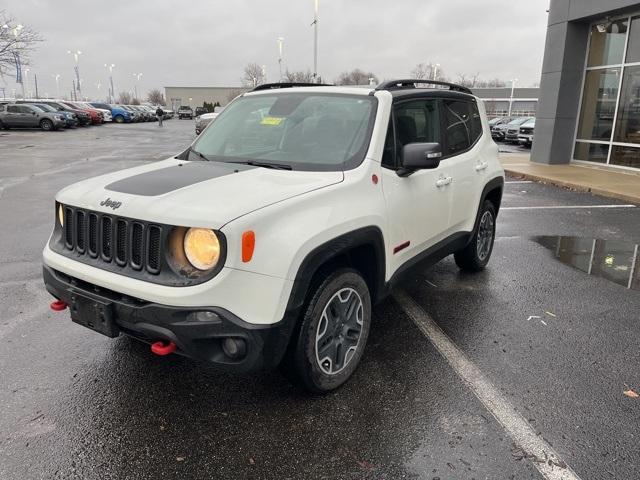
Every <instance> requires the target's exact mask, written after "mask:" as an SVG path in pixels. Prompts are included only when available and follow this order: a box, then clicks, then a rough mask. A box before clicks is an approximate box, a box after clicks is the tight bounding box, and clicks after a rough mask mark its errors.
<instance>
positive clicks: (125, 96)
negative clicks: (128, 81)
mask: <svg viewBox="0 0 640 480" xmlns="http://www.w3.org/2000/svg"><path fill="white" fill-rule="evenodd" d="M132 100H133V99H132V98H131V94H130V93H129V92H120V93H119V94H118V102H117V103H119V104H121V105H131V101H132Z"/></svg>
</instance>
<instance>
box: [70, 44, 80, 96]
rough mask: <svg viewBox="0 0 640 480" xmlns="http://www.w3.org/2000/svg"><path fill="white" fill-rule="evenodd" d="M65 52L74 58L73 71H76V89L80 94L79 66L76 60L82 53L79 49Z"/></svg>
mask: <svg viewBox="0 0 640 480" xmlns="http://www.w3.org/2000/svg"><path fill="white" fill-rule="evenodd" d="M67 53H68V54H69V55H73V58H74V60H75V62H76V65H75V71H76V84H77V90H78V93H80V95H82V93H81V91H80V67H79V66H78V61H79V60H80V55H82V52H81V51H80V50H67Z"/></svg>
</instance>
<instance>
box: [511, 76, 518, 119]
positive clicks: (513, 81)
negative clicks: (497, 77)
mask: <svg viewBox="0 0 640 480" xmlns="http://www.w3.org/2000/svg"><path fill="white" fill-rule="evenodd" d="M517 81H518V79H517V78H514V79H513V80H511V96H510V97H509V117H510V116H511V110H512V109H513V93H514V90H515V89H516V82H517Z"/></svg>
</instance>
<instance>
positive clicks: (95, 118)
mask: <svg viewBox="0 0 640 480" xmlns="http://www.w3.org/2000/svg"><path fill="white" fill-rule="evenodd" d="M60 103H62V104H64V105H68V106H69V107H71V108H76V109H78V110H83V111H85V112H87V113H88V114H89V117H90V118H91V123H92V124H93V125H101V124H102V123H104V117H103V116H102V113H100V112H99V111H98V110H96V109H95V108H90V107H87V106H86V105H83V104H82V103H80V102H71V101H69V100H65V101H62V102H60Z"/></svg>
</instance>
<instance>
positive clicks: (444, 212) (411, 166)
mask: <svg viewBox="0 0 640 480" xmlns="http://www.w3.org/2000/svg"><path fill="white" fill-rule="evenodd" d="M427 83H428V85H429V86H428V88H426V87H427V86H421V85H423V84H425V80H400V81H391V82H386V83H384V84H381V85H380V86H378V87H377V88H372V89H363V88H351V87H333V86H318V85H304V84H272V85H263V86H260V87H258V88H256V89H254V90H253V91H252V92H249V93H246V94H243V95H241V96H240V97H238V98H237V99H236V100H234V101H233V102H232V103H231V104H230V105H229V106H228V107H227V108H226V109H225V111H224V112H223V113H221V114H220V116H219V117H218V119H217V120H216V121H215V122H214V123H212V124H211V125H209V127H208V128H207V129H206V130H205V131H204V132H203V133H202V134H201V135H200V137H198V138H197V139H196V140H195V141H194V143H193V144H192V145H191V146H190V147H189V148H188V149H187V150H185V151H184V152H183V153H181V154H179V155H177V156H175V157H172V158H169V159H167V160H164V161H161V162H157V163H153V164H148V165H145V166H141V167H136V168H132V169H128V170H124V171H119V172H115V173H111V174H107V175H103V176H100V177H96V178H93V179H89V180H85V181H82V182H79V183H76V184H74V185H71V186H69V187H67V188H65V189H64V190H62V191H60V192H59V193H58V194H57V196H56V206H55V209H56V214H55V228H54V230H53V234H52V235H51V238H50V241H49V243H48V244H47V246H46V247H45V249H44V280H45V283H46V287H47V289H48V291H49V292H50V293H51V294H52V295H53V296H54V297H55V298H56V299H57V300H56V301H55V302H53V303H52V304H51V306H52V308H53V309H55V310H64V309H66V308H67V307H68V308H69V309H70V311H71V319H72V320H73V321H74V322H76V323H79V324H81V325H84V326H86V327H89V328H91V329H93V330H95V331H97V332H99V333H102V334H105V335H107V336H110V337H117V336H118V335H119V334H120V333H124V334H127V335H130V336H132V337H135V338H138V339H140V340H142V341H145V342H148V343H150V344H151V349H152V351H153V352H154V353H156V354H158V355H167V354H170V353H173V352H176V353H178V354H181V355H185V356H188V357H192V358H195V359H199V360H203V361H206V362H210V363H212V364H216V365H218V366H220V367H222V368H226V369H231V370H236V371H247V370H253V369H256V368H262V367H275V366H282V367H283V370H284V371H285V372H286V373H287V374H289V376H290V378H292V379H295V380H296V381H297V382H298V383H300V384H301V385H302V386H304V387H306V388H307V389H308V390H310V391H312V392H315V393H323V392H327V391H330V390H333V389H335V388H337V387H339V386H340V385H341V384H343V383H344V382H345V381H346V380H347V379H348V378H349V377H350V376H351V375H352V374H353V372H354V370H355V369H356V367H357V365H358V363H359V361H360V359H361V358H362V355H363V353H364V349H365V345H366V342H367V336H368V334H369V329H370V326H371V310H372V305H374V304H375V303H376V302H377V301H379V300H380V299H382V298H383V297H384V296H385V294H387V293H388V292H389V291H390V290H391V289H392V288H393V286H394V285H396V284H397V282H398V280H399V279H400V278H401V277H402V274H403V273H405V272H406V271H407V270H408V269H409V268H410V267H412V266H415V265H418V264H419V265H421V266H425V265H429V264H433V263H435V262H437V261H439V260H440V259H442V258H444V257H445V256H447V255H450V254H454V255H455V260H456V263H457V264H458V266H459V267H460V268H462V269H466V270H471V271H478V270H481V269H482V268H484V267H485V265H486V264H487V262H488V261H489V257H490V255H491V251H492V248H493V239H494V234H495V224H496V215H497V213H498V210H499V208H500V201H501V197H502V189H503V184H504V172H503V170H502V168H501V166H500V163H499V161H498V148H497V146H496V144H495V143H494V142H493V140H492V139H491V134H490V131H489V125H488V123H487V119H486V115H485V112H484V107H483V104H482V102H481V101H480V100H479V99H477V98H476V97H474V96H473V95H472V94H471V92H470V91H469V90H467V89H466V88H464V87H461V86H458V85H453V84H448V83H438V82H427ZM434 87H435V88H434Z"/></svg>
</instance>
